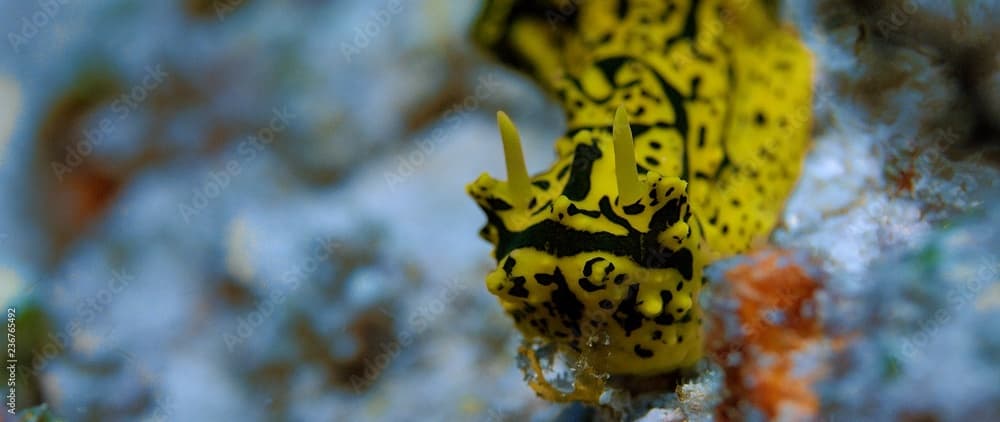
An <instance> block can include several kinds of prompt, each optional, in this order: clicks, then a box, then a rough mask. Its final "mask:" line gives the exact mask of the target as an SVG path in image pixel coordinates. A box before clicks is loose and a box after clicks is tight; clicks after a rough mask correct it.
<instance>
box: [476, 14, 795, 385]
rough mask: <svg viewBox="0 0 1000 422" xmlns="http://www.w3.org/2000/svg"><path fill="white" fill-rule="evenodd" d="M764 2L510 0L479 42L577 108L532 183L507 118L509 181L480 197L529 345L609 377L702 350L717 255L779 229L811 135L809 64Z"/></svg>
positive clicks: (692, 358) (486, 22) (482, 24)
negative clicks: (710, 272)
mask: <svg viewBox="0 0 1000 422" xmlns="http://www.w3.org/2000/svg"><path fill="white" fill-rule="evenodd" d="M774 15H775V12H774V10H772V9H770V8H769V7H768V6H767V2H765V1H748V0H742V1H740V0H732V1H725V0H720V1H640V0H605V1H599V0H591V1H585V2H573V1H569V0H567V1H559V0H548V1H528V0H495V1H491V2H488V3H487V8H486V10H485V12H484V13H483V15H482V16H481V18H480V20H479V22H478V23H477V26H476V30H475V34H476V37H477V40H478V41H479V42H480V43H481V44H483V45H485V46H486V47H488V48H489V49H490V50H491V51H493V52H494V53H495V54H497V55H498V56H499V57H501V58H502V59H503V60H504V61H506V62H507V63H508V64H510V65H512V66H514V67H516V68H518V69H520V70H522V71H524V72H526V73H527V74H529V75H530V76H532V77H533V78H534V79H535V80H536V81H537V82H538V83H539V84H540V85H541V86H542V87H543V88H544V89H546V90H547V91H548V92H550V93H551V94H552V95H554V97H555V98H557V99H558V101H559V102H560V104H561V105H562V106H563V108H564V110H565V113H566V120H567V125H568V127H567V130H566V132H565V135H564V136H562V137H560V138H559V139H558V140H557V141H556V160H555V162H554V163H553V164H552V165H551V166H550V167H549V168H548V169H547V170H545V171H543V172H541V173H539V174H536V175H534V176H529V175H528V172H527V170H526V169H525V166H524V161H523V157H522V155H521V154H522V153H521V149H520V143H519V142H520V140H519V139H518V135H517V132H516V129H515V128H514V125H513V124H512V123H511V122H510V121H509V119H507V117H506V116H505V115H503V114H502V113H500V114H499V115H498V122H499V125H500V131H501V137H502V139H503V145H504V151H505V155H506V157H507V172H508V181H507V182H502V181H498V180H495V179H493V178H491V177H489V176H488V175H486V174H484V175H482V176H480V178H479V179H478V180H476V181H475V182H473V183H472V184H470V185H469V187H468V191H469V193H470V195H472V197H473V198H474V199H475V200H476V202H477V203H478V204H479V206H480V207H481V208H482V209H483V210H484V211H485V213H486V216H487V220H488V221H487V224H486V226H485V227H484V228H483V229H482V231H481V232H480V234H481V236H482V237H483V238H485V239H486V240H488V241H489V242H491V243H492V244H493V245H494V246H495V247H496V249H495V251H494V256H495V258H496V260H497V269H496V270H495V271H493V272H492V273H491V274H489V275H488V276H487V279H486V285H487V287H488V289H489V290H490V292H492V293H493V294H495V295H496V296H497V297H498V298H499V300H500V303H501V305H502V306H503V308H504V309H505V311H506V312H507V313H509V314H510V315H511V316H512V317H513V319H514V321H515V323H516V325H517V327H518V328H519V329H520V331H521V332H522V333H523V334H524V336H525V337H526V338H529V339H530V338H540V339H545V340H547V341H550V342H553V343H555V344H557V345H558V346H559V348H560V349H561V350H563V351H565V352H567V353H570V354H575V355H577V356H581V357H582V358H584V359H586V361H587V364H588V365H589V366H590V367H591V368H594V369H595V370H597V371H600V372H605V373H610V374H655V373H660V372H666V371H670V370H674V369H678V368H683V367H688V366H691V365H693V364H694V363H695V362H696V361H697V360H698V359H700V358H701V356H702V343H703V342H702V339H701V330H700V326H701V322H702V315H701V310H700V307H699V306H698V293H699V291H700V289H701V287H702V284H703V283H704V281H703V278H702V269H703V268H704V266H705V265H707V264H708V263H710V262H711V261H712V260H714V259H717V258H719V257H722V256H726V255H729V254H733V253H737V252H741V251H744V250H746V249H748V248H749V247H750V246H751V245H753V244H755V243H756V242H758V241H760V240H762V239H764V238H766V237H767V235H768V233H770V231H771V230H772V229H773V228H774V226H775V225H776V224H777V221H778V218H779V215H780V212H781V209H782V207H783V203H784V200H785V198H786V197H787V195H788V194H789V193H790V191H791V189H792V188H793V186H794V184H795V181H796V179H797V177H798V174H799V171H800V168H801V163H802V159H803V156H804V154H805V152H806V149H807V146H808V139H809V131H810V129H811V123H810V110H811V74H812V70H811V67H812V63H811V58H810V56H809V54H808V52H807V51H806V49H805V48H804V47H803V46H802V44H801V43H800V42H799V41H798V39H797V38H796V36H795V35H794V33H793V32H792V31H790V30H788V29H787V28H784V27H782V26H781V25H780V24H779V23H778V21H777V19H776V18H775V16H774Z"/></svg>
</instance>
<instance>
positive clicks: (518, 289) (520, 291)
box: [507, 277, 529, 298]
mask: <svg viewBox="0 0 1000 422" xmlns="http://www.w3.org/2000/svg"><path fill="white" fill-rule="evenodd" d="M510 281H511V283H514V287H511V288H510V291H509V292H507V293H508V294H509V295H511V296H514V297H519V298H526V297H528V293H529V292H528V289H526V288H524V283H526V282H527V280H526V279H525V278H524V277H514V278H512V279H511V280H510Z"/></svg>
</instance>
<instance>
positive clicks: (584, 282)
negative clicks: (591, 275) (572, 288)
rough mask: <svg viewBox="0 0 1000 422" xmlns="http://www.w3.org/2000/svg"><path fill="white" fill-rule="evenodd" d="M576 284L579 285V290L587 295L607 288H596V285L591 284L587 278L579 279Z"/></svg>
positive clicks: (601, 286)
mask: <svg viewBox="0 0 1000 422" xmlns="http://www.w3.org/2000/svg"><path fill="white" fill-rule="evenodd" d="M577 283H579V284H580V288H582V289H583V290H584V291H586V292H587V293H593V292H596V291H598V290H604V288H606V287H607V286H605V285H600V286H598V285H596V284H594V283H591V282H590V279H587V278H581V279H579V280H577Z"/></svg>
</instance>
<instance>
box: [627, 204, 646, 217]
mask: <svg viewBox="0 0 1000 422" xmlns="http://www.w3.org/2000/svg"><path fill="white" fill-rule="evenodd" d="M645 210H646V206H645V205H642V204H640V203H638V202H636V203H634V204H632V205H626V206H624V207H622V211H625V214H628V215H636V214H642V212H643V211H645Z"/></svg>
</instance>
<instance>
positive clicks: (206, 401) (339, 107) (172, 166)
mask: <svg viewBox="0 0 1000 422" xmlns="http://www.w3.org/2000/svg"><path fill="white" fill-rule="evenodd" d="M570 3H572V2H570ZM480 8H481V4H480V2H478V1H445V0H415V1H400V0H385V1H378V0H376V1H355V0H336V1H333V0H326V1H324V0H281V1H271V2H264V1H254V0H173V1H158V2H152V1H149V2H139V1H124V0H92V1H87V2H83V1H75V0H37V1H36V0H28V1H13V0H4V1H2V2H0V29H2V31H0V35H3V42H2V43H0V302H3V304H5V305H6V308H9V309H12V310H13V314H14V315H16V329H17V335H16V350H17V358H16V360H17V364H16V373H17V374H16V383H17V390H16V408H17V410H19V411H22V410H25V409H28V408H34V409H35V410H34V412H42V413H45V414H46V415H47V416H45V417H48V418H58V419H59V420H66V421H117V420H121V421H133V420H152V421H161V420H162V421H167V420H171V421H172V420H179V421H188V420H191V421H195V420H208V421H211V420H247V421H256V420H309V421H312V420H344V421H353V420H392V421H398V420H481V421H504V420H511V421H513V420H535V421H552V420H587V419H594V420H618V419H623V420H647V421H667V420H669V421H673V420H678V421H679V420H712V419H713V418H714V419H719V420H741V419H749V420H770V419H782V420H809V419H810V418H813V419H815V418H822V419H823V420H1000V284H998V281H1000V252H998V251H1000V195H998V191H997V187H996V186H995V182H994V181H995V180H997V176H998V174H997V173H998V172H997V165H998V163H1000V161H998V159H1000V154H998V152H1000V149H998V147H997V146H998V139H1000V137H998V135H1000V47H998V45H1000V44H998V43H996V42H995V41H996V40H997V39H1000V34H998V31H1000V4H997V3H996V2H992V1H974V0H969V1H959V0H955V1H916V0H903V1H896V0H885V1H873V2H865V1H846V2H844V1H833V0H820V1H788V2H784V3H783V4H782V9H781V14H782V17H783V18H784V19H785V20H787V21H789V22H791V23H792V24H794V25H795V26H796V27H797V28H798V30H799V32H800V35H801V37H802V39H803V41H804V42H805V44H806V45H807V46H808V47H809V49H810V50H811V51H812V52H813V54H814V55H815V58H816V69H817V73H816V75H815V77H814V79H815V84H814V86H815V95H814V105H813V113H814V120H815V127H814V136H813V139H814V144H813V146H812V148H811V151H810V152H809V155H808V156H807V158H806V161H805V165H804V167H803V174H802V176H801V177H800V180H799V184H798V186H797V188H796V190H795V191H794V193H793V195H792V197H791V199H789V201H788V204H787V205H786V209H785V213H784V216H783V221H782V223H781V225H780V226H779V228H778V229H777V230H776V231H775V232H774V233H773V235H772V237H771V243H772V246H771V247H769V248H768V249H766V250H756V251H754V252H751V253H748V254H745V255H743V256H738V257H735V258H732V259H730V260H727V261H725V262H722V263H720V264H718V265H716V266H713V267H712V269H711V272H712V274H713V277H712V278H713V283H712V285H711V286H709V288H707V289H706V290H707V291H706V292H703V294H702V303H703V305H704V306H705V308H706V314H707V315H712V316H713V317H712V318H713V319H714V323H713V324H710V327H709V328H708V330H709V334H708V336H709V339H710V340H709V341H710V347H709V348H710V349H711V350H714V351H716V352H718V351H725V353H715V354H714V355H713V358H714V359H713V360H711V363H706V364H705V365H704V366H703V367H702V370H703V371H702V376H700V377H698V378H696V379H693V380H690V381H689V382H687V383H685V384H684V385H681V386H678V387H677V388H676V389H674V388H668V389H664V390H662V391H656V392H653V393H651V394H646V395H644V396H641V397H640V396H635V397H633V396H630V395H629V394H627V393H624V392H612V393H609V394H608V397H607V398H606V400H605V402H604V403H602V404H603V406H601V407H585V406H581V405H574V404H560V403H550V402H547V401H544V400H542V399H540V398H538V397H536V396H535V393H534V392H533V391H532V390H531V388H530V387H529V386H528V384H527V383H525V382H524V375H523V373H522V371H521V370H520V369H519V362H518V346H519V345H520V344H521V337H520V334H519V333H518V332H517V331H516V330H515V329H514V326H513V324H512V323H511V320H510V318H509V317H508V316H507V315H506V314H504V312H503V310H502V309H501V308H500V306H498V303H497V300H496V298H495V297H494V296H492V295H490V294H489V292H488V291H487V290H486V288H485V285H484V281H483V279H484V277H485V275H486V273H487V272H489V271H490V270H491V269H492V268H493V267H494V266H495V262H494V261H493V259H492V258H491V248H490V245H489V244H488V243H487V242H485V241H483V240H482V239H481V238H480V237H479V236H478V234H477V233H478V231H479V229H480V228H481V227H482V226H483V224H484V222H485V218H484V217H483V215H482V212H481V211H480V210H479V209H478V208H477V207H476V204H475V203H474V202H473V201H472V200H471V199H470V198H469V197H467V195H466V194H465V186H466V184H468V183H469V182H471V181H473V180H475V178H476V177H477V176H478V175H479V174H480V173H482V172H484V171H486V172H489V173H490V174H493V175H503V174H505V170H504V167H503V164H504V163H503V160H502V158H501V151H502V148H501V144H500V141H499V134H498V132H497V129H496V123H495V120H494V119H495V113H496V111H497V110H505V111H506V112H507V113H508V114H510V116H511V117H512V118H513V120H514V121H516V122H517V124H518V127H519V129H520V132H521V138H522V140H523V147H524V148H525V154H524V155H525V157H526V158H527V167H528V169H529V170H530V171H538V170H540V169H542V168H544V167H545V166H547V165H548V163H549V162H550V161H551V160H552V158H553V156H554V153H553V149H552V141H553V140H554V139H556V138H557V137H558V136H559V135H560V134H561V133H562V130H563V128H564V127H565V120H564V116H563V111H562V110H561V109H560V108H559V107H558V106H557V105H556V104H555V102H554V101H553V100H552V99H550V98H547V97H546V96H545V95H544V94H543V93H542V91H541V90H540V89H539V88H538V87H537V86H535V85H534V84H533V83H531V81H530V80H529V79H528V78H527V77H525V76H524V75H522V74H519V73H516V72H514V71H512V70H510V69H509V68H507V67H504V66H502V65H501V64H499V63H498V62H496V61H495V60H494V59H491V58H490V57H488V56H487V55H486V54H484V53H483V52H482V51H480V50H479V49H477V48H476V47H475V46H474V45H472V43H471V40H470V37H469V30H470V26H471V24H472V22H473V21H474V19H475V17H476V15H477V13H479V11H480ZM779 261H780V262H779ZM761 269H764V270H769V271H764V273H763V274H762V273H760V272H758V271H759V270H761ZM789 286H792V287H791V288H790V287H789ZM748 292H750V293H748ZM762 297H764V298H767V297H770V298H777V299H775V300H774V301H773V302H774V303H771V302H769V301H768V300H761V299H760V298H762ZM784 299H788V300H784ZM754 301H760V302H761V303H757V302H754ZM806 302H808V307H806V308H802V309H799V308H796V312H799V313H797V314H796V315H797V316H798V317H796V318H789V317H788V314H789V309H788V308H787V306H788V305H789V303H794V304H795V306H799V305H802V303H806ZM740 306H744V308H742V309H747V307H750V308H752V309H754V310H758V311H759V316H760V319H759V320H755V321H750V322H748V321H746V320H741V318H745V317H746V313H741V312H736V311H735V309H740ZM7 313H8V315H10V314H11V312H9V311H8V312H7ZM789 321H792V322H795V321H798V322H801V323H802V324H800V325H796V326H795V327H790V326H786V325H784V324H786V323H789ZM802 321H806V322H802ZM755 323H756V324H760V326H761V327H763V328H753V324H755ZM748 324H750V325H749V327H750V328H749V329H748V328H747V327H748ZM748 333H751V334H750V335H748ZM761 333H764V334H761ZM789 333H792V334H789ZM754 334H756V335H754ZM774 336H780V337H781V339H780V340H774V338H775V337H774ZM788 336H791V337H792V338H786V337H788ZM771 341H775V342H776V343H780V344H782V345H788V344H794V347H784V348H781V349H780V350H779V349H774V348H772V347H770V346H771V345H772V344H771V343H770V342H771ZM5 360H6V359H5ZM775 360H777V361H781V362H786V361H787V362H790V363H789V365H790V368H791V369H788V368H785V369H787V370H785V369H783V370H782V371H777V370H776V369H775V368H774V367H773V366H772V364H771V362H773V361H775ZM522 363H523V362H522ZM559 371H566V368H562V369H560V368H553V369H552V372H553V373H554V374H555V375H554V376H556V377H558V376H560V375H559ZM779 373H780V377H779V378H778V379H773V380H772V379H768V380H767V382H765V381H762V378H767V377H765V376H762V374H766V375H768V376H770V375H774V374H779ZM6 375H7V373H6V372H5V373H4V377H3V380H4V384H6V380H7V376H6ZM789 380H792V381H789ZM779 385H780V386H785V387H787V388H784V389H779V388H773V389H771V388H770V387H775V386H779ZM2 391H5V394H4V395H5V398H4V403H5V404H6V403H7V402H8V400H7V398H6V395H7V394H6V387H5V388H4V389H3V390H2ZM36 406H42V407H36ZM6 409H7V407H6V406H5V407H4V409H3V410H4V411H5V413H4V416H3V418H4V419H2V420H5V421H6V420H21V419H20V417H27V416H30V412H20V413H19V414H20V417H15V416H11V415H10V414H8V413H6Z"/></svg>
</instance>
